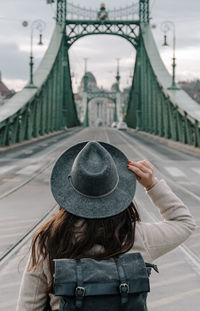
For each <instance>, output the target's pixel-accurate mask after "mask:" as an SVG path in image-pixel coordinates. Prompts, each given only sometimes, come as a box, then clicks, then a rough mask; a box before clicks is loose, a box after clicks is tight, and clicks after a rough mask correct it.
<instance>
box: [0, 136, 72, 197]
mask: <svg viewBox="0 0 200 311" xmlns="http://www.w3.org/2000/svg"><path fill="white" fill-rule="evenodd" d="M76 133H77V131H76V132H75V133H72V135H70V136H69V137H71V136H73V135H74V134H76ZM68 134H69V133H64V134H63V133H62V134H61V136H62V135H63V136H64V137H63V138H61V139H60V140H59V142H57V143H55V148H54V149H53V150H51V151H50V153H53V152H55V151H56V150H57V149H59V148H60V144H61V143H62V142H63V140H65V139H66V138H68ZM53 139H55V137H52V140H53ZM50 140H51V139H50ZM43 142H44V140H43ZM38 143H40V142H38ZM48 147H49V146H46V148H48ZM44 149H45V148H44ZM54 161H55V159H53V160H50V161H49V162H48V163H47V164H45V165H44V166H42V167H41V168H40V169H39V170H37V171H36V173H34V174H33V175H32V176H30V177H29V178H27V179H26V180H24V181H23V182H22V183H20V184H19V185H18V186H16V187H14V188H12V189H10V190H9V191H7V192H5V193H3V194H2V195H0V200H2V199H4V198H6V197H7V196H9V195H11V194H12V193H14V192H16V191H17V190H19V189H21V188H22V187H24V186H25V185H27V184H28V183H29V182H30V181H32V180H33V179H35V178H36V177H38V176H39V175H40V174H42V173H43V172H44V171H45V170H47V169H48V168H49V167H50V166H51V165H52V164H53V162H54Z"/></svg>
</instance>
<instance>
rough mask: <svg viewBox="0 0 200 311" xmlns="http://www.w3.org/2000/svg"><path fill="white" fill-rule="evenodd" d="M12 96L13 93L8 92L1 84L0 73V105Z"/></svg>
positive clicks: (12, 91)
mask: <svg viewBox="0 0 200 311" xmlns="http://www.w3.org/2000/svg"><path fill="white" fill-rule="evenodd" d="M14 94H15V91H14V90H9V89H8V87H7V86H6V85H5V84H4V83H3V81H2V75H1V71H0V105H3V104H4V103H5V102H6V101H7V100H8V99H9V98H11V97H12V96H13V95H14Z"/></svg>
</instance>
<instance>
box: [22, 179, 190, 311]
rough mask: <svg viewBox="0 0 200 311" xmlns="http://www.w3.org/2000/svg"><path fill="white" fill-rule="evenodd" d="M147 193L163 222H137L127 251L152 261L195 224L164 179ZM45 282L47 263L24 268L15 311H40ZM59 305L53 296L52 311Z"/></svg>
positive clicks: (174, 245) (184, 238)
mask: <svg viewBox="0 0 200 311" xmlns="http://www.w3.org/2000/svg"><path fill="white" fill-rule="evenodd" d="M147 193H148V195H149V197H150V198H151V200H152V202H153V203H154V204H155V206H156V207H157V208H158V209H159V210H160V213H161V215H162V216H163V218H164V220H163V221H160V222H157V223H145V222H140V223H137V225H136V232H135V243H134V246H133V248H132V249H131V250H130V252H140V253H141V254H142V256H143V258H144V260H145V261H146V262H153V261H154V260H155V259H156V258H158V257H160V256H161V255H163V254H165V253H167V252H169V251H170V250H172V249H174V248H175V247H177V246H178V245H180V244H181V243H182V242H184V241H185V240H186V239H187V238H188V237H189V236H190V235H191V233H192V231H193V230H194V229H195V223H194V221H193V219H192V216H191V214H190V212H189V210H188V208H187V207H186V206H185V205H184V204H183V202H182V201H181V200H180V199H179V198H178V197H177V196H176V195H175V194H174V193H173V192H172V191H171V189H170V188H169V186H168V185H167V184H166V182H165V181H164V180H160V181H158V182H157V183H156V184H155V185H154V186H153V187H152V188H151V189H150V190H149V191H147ZM48 280H49V272H48V268H47V263H46V262H44V263H43V265H42V266H40V267H39V268H38V269H37V270H36V271H34V272H27V271H26V269H25V272H24V275H23V278H22V282H21V288H20V293H19V299H18V304H17V309H16V311H43V310H44V306H45V303H46V295H45V294H44V293H43V290H42V288H44V286H45V284H46V282H47V281H48ZM58 304H59V298H58V297H55V296H53V295H52V296H51V307H52V310H58Z"/></svg>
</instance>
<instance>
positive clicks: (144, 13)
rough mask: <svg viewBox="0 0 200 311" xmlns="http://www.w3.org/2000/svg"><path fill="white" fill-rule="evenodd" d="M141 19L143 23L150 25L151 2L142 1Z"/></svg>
mask: <svg viewBox="0 0 200 311" xmlns="http://www.w3.org/2000/svg"><path fill="white" fill-rule="evenodd" d="M139 19H140V22H141V23H149V0H140V3H139Z"/></svg>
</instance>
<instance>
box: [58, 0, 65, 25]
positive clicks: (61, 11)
mask: <svg viewBox="0 0 200 311" xmlns="http://www.w3.org/2000/svg"><path fill="white" fill-rule="evenodd" d="M66 14H67V0H57V10H56V22H57V23H58V24H59V25H65V21H66Z"/></svg>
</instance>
